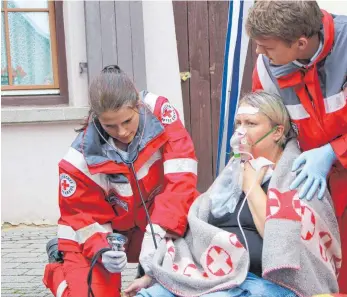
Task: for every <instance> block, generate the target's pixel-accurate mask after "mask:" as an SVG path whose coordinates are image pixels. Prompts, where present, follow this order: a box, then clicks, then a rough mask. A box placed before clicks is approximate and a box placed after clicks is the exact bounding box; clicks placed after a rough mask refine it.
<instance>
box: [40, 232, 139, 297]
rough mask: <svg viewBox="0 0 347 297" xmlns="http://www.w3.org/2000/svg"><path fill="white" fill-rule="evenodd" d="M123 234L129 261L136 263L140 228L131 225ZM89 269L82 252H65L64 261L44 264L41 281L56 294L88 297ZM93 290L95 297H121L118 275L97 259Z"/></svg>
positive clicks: (59, 295) (69, 296)
mask: <svg viewBox="0 0 347 297" xmlns="http://www.w3.org/2000/svg"><path fill="white" fill-rule="evenodd" d="M122 234H124V235H126V236H127V237H128V243H127V245H126V246H125V252H126V254H127V258H128V262H129V263H137V262H138V259H139V254H140V249H141V243H142V240H143V235H144V233H143V231H141V230H140V229H138V228H134V229H132V230H130V231H127V232H122ZM89 269H90V260H89V259H86V258H85V257H84V256H83V255H82V253H74V252H64V263H50V264H47V265H46V268H45V273H44V277H43V283H44V284H45V285H46V287H47V288H49V289H50V290H51V292H52V293H53V295H54V296H55V297H87V296H88V284H87V276H88V272H89ZM92 290H93V293H94V295H95V297H120V293H121V275H120V274H119V273H110V272H108V271H107V270H106V269H105V268H104V266H103V265H102V264H101V263H100V262H99V261H98V262H97V263H96V265H95V266H94V268H93V278H92Z"/></svg>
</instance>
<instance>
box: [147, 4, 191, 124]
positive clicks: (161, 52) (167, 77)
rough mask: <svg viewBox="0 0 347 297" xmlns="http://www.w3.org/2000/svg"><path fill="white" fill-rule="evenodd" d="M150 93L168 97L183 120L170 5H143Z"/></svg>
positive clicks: (173, 25) (173, 24)
mask: <svg viewBox="0 0 347 297" xmlns="http://www.w3.org/2000/svg"><path fill="white" fill-rule="evenodd" d="M142 5H143V23H144V38H145V56H146V75H147V89H148V91H150V92H152V93H155V94H157V95H162V96H165V97H167V98H168V99H169V100H170V102H171V103H172V104H173V105H174V106H175V108H176V109H177V110H178V112H179V114H180V117H181V120H182V121H183V122H184V117H183V101H182V91H181V81H180V69H179V64H178V54H177V43H176V32H175V22H174V14H173V7H172V2H171V1H143V2H142Z"/></svg>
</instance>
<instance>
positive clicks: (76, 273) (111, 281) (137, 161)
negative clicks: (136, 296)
mask: <svg viewBox="0 0 347 297" xmlns="http://www.w3.org/2000/svg"><path fill="white" fill-rule="evenodd" d="M89 92H90V94H89V95H90V112H89V117H88V120H87V121H86V123H85V124H84V126H83V127H82V128H81V129H80V130H79V131H78V132H80V133H79V134H78V136H77V138H76V140H75V141H74V142H73V144H72V145H71V147H70V148H69V150H68V152H67V154H66V155H65V157H64V158H63V159H62V160H61V161H60V163H59V207H60V213H61V217H60V219H59V221H58V250H59V253H60V254H63V257H62V258H63V259H60V261H54V255H55V254H56V252H57V249H55V250H54V245H50V250H49V256H50V259H52V255H53V261H50V264H47V266H46V269H45V275H44V280H43V281H44V283H45V285H46V286H47V287H48V288H49V289H50V290H51V291H52V293H53V294H54V296H59V297H77V296H78V297H87V295H89V291H88V290H89V287H88V286H91V289H92V291H93V294H94V296H95V297H117V296H120V290H121V275H120V273H121V272H122V271H123V270H124V269H125V267H126V264H127V263H128V262H132V263H137V262H138V257H139V253H140V249H141V243H142V240H143V237H144V234H145V233H146V236H151V229H150V226H149V225H148V223H149V222H148V220H147V216H146V212H145V208H144V206H143V201H144V202H145V204H146V206H147V209H148V210H149V213H150V218H151V221H152V223H153V229H154V232H155V233H158V234H161V235H162V236H168V237H170V236H183V234H184V233H185V231H186V225H187V213H188V210H189V207H190V205H191V204H192V202H193V201H194V200H195V198H196V197H197V196H198V192H197V190H196V184H197V160H196V157H195V152H194V146H193V142H192V140H191V138H190V136H189V134H188V132H187V130H186V129H185V128H184V126H183V124H182V122H181V120H180V118H179V115H178V113H177V111H176V109H175V108H173V107H172V105H171V104H170V103H169V101H168V100H167V99H166V98H164V97H161V96H156V95H154V94H152V93H148V92H144V91H143V92H140V93H138V92H137V91H136V89H135V86H134V85H133V83H132V81H131V80H130V79H129V78H128V77H127V75H126V74H125V73H124V72H123V71H122V70H120V68H119V67H118V66H108V67H105V68H104V69H103V71H102V72H101V73H100V74H99V75H98V76H97V77H96V78H95V79H94V80H93V81H92V83H91V86H90V91H89ZM141 196H142V197H141ZM146 226H147V228H146ZM111 232H117V233H121V234H123V235H125V236H126V237H127V239H128V241H127V244H126V245H125V250H124V251H106V252H104V253H102V254H101V255H100V257H99V258H98V260H97V261H96V263H95V265H91V259H92V258H93V257H94V256H95V255H96V253H98V251H100V250H101V249H104V248H108V247H109V243H108V241H107V238H106V237H107V235H108V234H109V233H111ZM52 247H53V248H52ZM146 252H148V253H153V254H154V250H153V251H150V250H148V251H146ZM94 258H95V257H94ZM91 266H93V270H92V276H93V277H92V282H91V284H88V282H87V276H88V273H89V271H90V268H91Z"/></svg>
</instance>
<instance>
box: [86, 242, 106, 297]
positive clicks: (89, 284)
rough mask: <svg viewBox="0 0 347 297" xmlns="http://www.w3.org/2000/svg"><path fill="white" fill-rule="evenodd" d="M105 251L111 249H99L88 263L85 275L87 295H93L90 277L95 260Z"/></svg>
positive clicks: (91, 276) (91, 277) (90, 296)
mask: <svg viewBox="0 0 347 297" xmlns="http://www.w3.org/2000/svg"><path fill="white" fill-rule="evenodd" d="M107 251H112V249H111V248H104V249H101V250H99V251H98V252H97V253H96V254H95V255H94V257H93V258H92V261H91V263H90V268H89V272H88V277H87V284H88V297H95V295H94V293H93V290H92V279H93V268H94V266H95V264H96V262H97V261H98V259H99V257H100V256H101V255H102V254H103V253H104V252H107Z"/></svg>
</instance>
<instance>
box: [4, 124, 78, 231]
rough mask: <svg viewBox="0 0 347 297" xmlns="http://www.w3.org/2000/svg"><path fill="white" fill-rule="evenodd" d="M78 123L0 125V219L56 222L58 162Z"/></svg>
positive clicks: (25, 221) (18, 221)
mask: <svg viewBox="0 0 347 297" xmlns="http://www.w3.org/2000/svg"><path fill="white" fill-rule="evenodd" d="M76 127H78V123H74V124H73V123H52V124H49V123H37V124H16V125H10V126H2V135H1V139H2V143H1V221H2V222H9V223H12V224H18V223H26V224H32V223H33V224H56V221H57V219H58V217H59V208H58V162H59V161H60V159H61V158H62V157H63V156H64V155H65V153H66V152H67V149H68V147H69V145H70V144H71V142H72V141H73V139H74V137H76V133H75V132H74V128H76Z"/></svg>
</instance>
